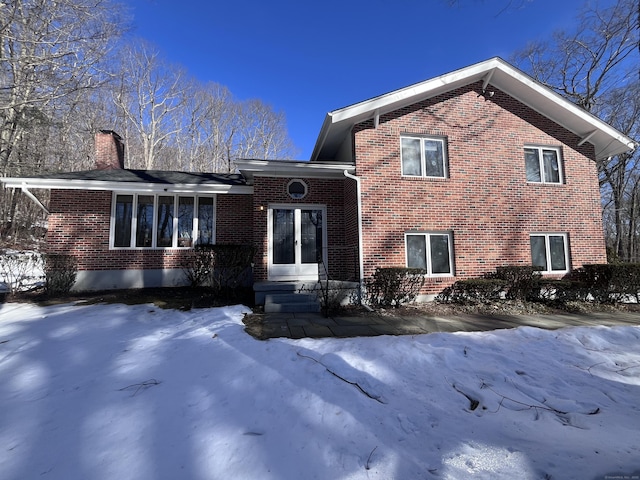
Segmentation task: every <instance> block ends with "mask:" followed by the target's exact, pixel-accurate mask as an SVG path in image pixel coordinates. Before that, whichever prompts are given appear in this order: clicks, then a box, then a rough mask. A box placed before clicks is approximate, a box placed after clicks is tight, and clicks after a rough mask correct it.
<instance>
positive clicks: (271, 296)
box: [264, 293, 318, 304]
mask: <svg viewBox="0 0 640 480" xmlns="http://www.w3.org/2000/svg"><path fill="white" fill-rule="evenodd" d="M317 300H318V296H317V295H315V294H311V293H267V294H266V295H265V296H264V303H265V304H267V303H307V302H316V301H317Z"/></svg>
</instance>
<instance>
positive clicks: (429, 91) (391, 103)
mask: <svg viewBox="0 0 640 480" xmlns="http://www.w3.org/2000/svg"><path fill="white" fill-rule="evenodd" d="M498 72H500V73H502V74H503V75H500V74H496V73H498ZM487 75H491V77H490V81H489V82H488V86H487V88H489V85H494V86H495V87H497V88H499V89H501V90H503V91H504V92H505V93H507V94H508V95H510V96H512V97H513V98H515V99H516V100H518V101H520V102H522V103H523V104H524V105H527V106H528V107H530V108H531V109H533V110H535V111H536V112H538V113H540V114H541V115H543V116H545V117H548V118H550V119H551V120H553V121H554V122H556V123H558V124H559V125H561V126H563V127H564V128H567V129H568V130H569V131H571V132H573V133H575V134H576V135H578V136H579V137H581V138H582V137H584V136H585V135H586V134H588V133H589V132H591V131H593V130H594V129H596V130H598V131H599V134H598V135H594V136H592V140H593V142H592V143H593V144H594V146H595V147H596V150H597V151H596V155H597V158H603V157H607V156H610V155H616V154H619V153H623V152H625V151H630V150H634V149H635V148H637V146H638V145H637V144H636V143H635V142H634V141H633V140H632V139H631V138H629V137H627V136H626V135H624V134H623V133H621V132H620V131H618V130H617V129H615V128H613V127H612V126H610V125H609V124H607V123H606V122H604V121H602V120H600V119H599V118H598V117H596V116H595V115H593V114H591V113H589V112H587V111H586V110H584V109H582V108H580V107H579V106H577V105H575V104H573V103H572V102H570V101H569V100H567V99H566V98H564V97H563V96H561V95H560V94H558V93H556V92H554V91H553V90H551V89H549V88H547V87H545V86H543V85H542V84H540V83H538V82H537V81H536V80H534V79H533V78H532V77H530V76H528V75H526V74H524V73H523V72H521V71H520V70H518V69H516V68H514V67H512V66H511V65H509V64H508V63H507V62H505V61H504V60H502V59H500V58H498V57H495V58H492V59H489V60H486V61H484V62H480V63H477V64H475V65H471V66H469V67H465V68H462V69H460V70H456V71H454V72H451V73H447V74H444V75H441V76H439V77H436V78H433V79H431V80H426V81H424V82H421V83H417V84H415V85H411V86H409V87H406V88H402V89H400V90H396V91H394V92H390V93H387V94H384V95H381V96H379V97H375V98H373V99H370V100H366V101H364V102H360V103H356V104H354V105H351V106H348V107H344V108H341V109H338V110H334V111H332V112H329V113H328V114H327V116H326V118H325V121H324V123H323V125H322V130H321V133H320V137H319V138H318V142H317V143H316V147H315V148H314V152H313V155H312V157H311V158H312V159H314V158H317V155H318V154H319V151H320V150H321V148H322V147H323V146H324V144H325V142H326V140H327V137H328V136H329V134H330V130H332V129H333V128H334V127H335V126H337V124H340V123H354V124H355V123H357V122H360V121H363V120H366V119H368V118H373V115H374V113H375V112H378V113H379V114H384V113H387V112H389V111H393V110H395V109H397V108H402V107H403V106H406V105H410V104H412V103H415V102H418V101H421V100H424V99H427V98H430V97H433V96H435V95H438V94H440V93H442V92H446V91H450V90H453V89H454V88H457V87H459V86H464V85H468V84H470V83H473V82H475V81H478V80H482V79H486V78H487ZM518 85H520V86H522V87H524V90H523V89H519V88H518ZM518 90H520V91H521V93H520V94H519V93H518ZM545 104H546V105H545ZM550 104H551V105H555V106H556V107H557V108H559V109H560V111H559V113H556V114H555V115H553V114H551V113H550V112H549V111H548V110H549V107H550ZM562 112H564V113H565V114H566V115H563V114H562ZM563 117H564V118H563Z"/></svg>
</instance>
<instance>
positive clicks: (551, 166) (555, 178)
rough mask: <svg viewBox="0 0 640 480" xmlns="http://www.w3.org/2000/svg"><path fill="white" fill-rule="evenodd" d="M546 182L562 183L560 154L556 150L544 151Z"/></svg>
mask: <svg viewBox="0 0 640 480" xmlns="http://www.w3.org/2000/svg"><path fill="white" fill-rule="evenodd" d="M542 159H543V161H544V181H545V182H551V183H560V167H559V166H558V152H556V151H555V150H543V151H542Z"/></svg>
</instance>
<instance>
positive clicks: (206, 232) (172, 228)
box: [111, 193, 215, 248]
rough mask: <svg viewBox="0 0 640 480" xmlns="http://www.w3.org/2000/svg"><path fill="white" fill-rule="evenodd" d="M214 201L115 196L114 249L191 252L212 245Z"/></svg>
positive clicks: (167, 197) (150, 195)
mask: <svg viewBox="0 0 640 480" xmlns="http://www.w3.org/2000/svg"><path fill="white" fill-rule="evenodd" d="M214 232H215V201H214V198H213V197H210V196H209V197H204V196H189V195H154V194H136V193H117V194H115V195H114V201H113V209H112V213H111V247H113V248H190V247H193V246H194V245H195V244H212V243H214V240H215V237H214Z"/></svg>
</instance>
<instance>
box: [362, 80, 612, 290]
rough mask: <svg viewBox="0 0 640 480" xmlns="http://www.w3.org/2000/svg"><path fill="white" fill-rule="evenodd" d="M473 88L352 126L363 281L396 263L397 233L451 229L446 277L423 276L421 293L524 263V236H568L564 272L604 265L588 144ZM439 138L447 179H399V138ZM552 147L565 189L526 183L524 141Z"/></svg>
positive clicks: (400, 250)
mask: <svg viewBox="0 0 640 480" xmlns="http://www.w3.org/2000/svg"><path fill="white" fill-rule="evenodd" d="M480 88H481V87H480V84H476V85H471V86H468V87H465V88H462V89H459V90H455V91H452V92H449V93H447V94H445V95H441V96H438V97H435V98H433V99H430V100H427V101H424V102H421V103H418V104H415V105H412V106H410V107H407V108H404V109H401V110H398V111H395V112H392V113H390V114H387V115H383V116H381V117H380V122H379V125H378V127H377V128H374V126H373V122H372V121H368V122H364V123H361V124H359V125H357V126H356V128H354V131H353V132H354V133H353V134H354V136H355V139H354V141H355V155H356V169H357V175H358V176H360V177H361V178H362V198H363V230H364V235H363V236H364V257H365V277H367V276H369V275H371V274H372V273H373V271H374V269H375V268H376V267H378V266H397V265H405V248H404V233H405V232H407V231H409V230H413V229H415V230H422V231H425V230H426V231H452V232H453V237H454V253H455V273H456V277H455V278H453V279H451V278H444V279H434V280H428V282H427V283H428V284H427V286H426V287H425V290H424V293H437V292H439V291H441V290H442V288H444V286H447V285H449V284H451V283H453V281H455V280H457V279H462V278H468V277H475V276H479V275H481V274H483V273H485V272H487V271H491V270H493V269H494V268H495V267H496V266H499V265H507V264H530V263H531V257H530V244H529V234H530V233H534V232H566V233H568V234H569V244H570V259H571V264H572V267H573V268H576V267H580V266H581V265H582V264H584V263H593V262H605V261H606V253H605V246H604V235H603V230H602V219H601V206H600V193H599V189H598V179H597V169H596V165H595V162H594V161H593V160H594V151H593V146H592V145H591V144H589V143H586V144H584V145H582V146H581V147H577V143H578V141H579V138H578V137H577V136H576V135H574V134H572V133H571V132H569V131H567V130H565V129H563V128H561V127H560V126H558V125H556V124H555V123H553V122H551V121H549V120H548V119H546V118H545V117H543V116H541V115H540V114H538V113H537V112H535V111H533V110H531V109H530V108H528V107H526V106H525V105H523V104H521V103H519V102H518V101H516V100H514V99H513V98H511V97H509V96H507V95H505V94H504V93H502V92H500V91H498V90H497V89H494V88H493V87H491V88H492V90H494V91H495V95H494V96H493V97H491V98H490V99H489V100H487V101H485V100H484V98H483V97H479V96H478V94H479V92H480ZM403 133H410V134H430V135H441V136H445V137H446V139H447V147H448V164H449V178H447V179H422V178H403V177H402V176H401V164H400V135H401V134H403ZM525 144H540V145H550V146H559V147H561V151H562V160H563V167H564V170H563V171H564V177H565V184H563V185H544V184H528V183H527V182H526V172H525V166H524V150H523V149H524V145H525Z"/></svg>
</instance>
